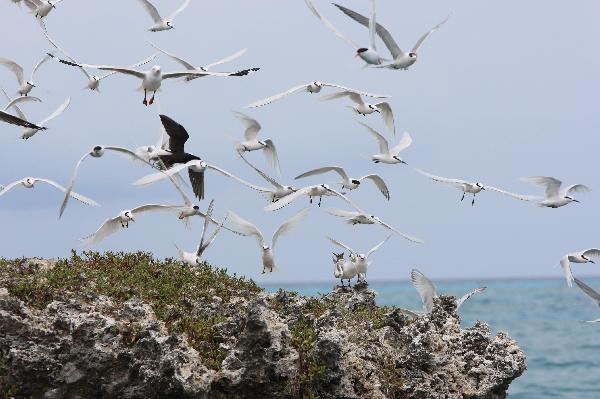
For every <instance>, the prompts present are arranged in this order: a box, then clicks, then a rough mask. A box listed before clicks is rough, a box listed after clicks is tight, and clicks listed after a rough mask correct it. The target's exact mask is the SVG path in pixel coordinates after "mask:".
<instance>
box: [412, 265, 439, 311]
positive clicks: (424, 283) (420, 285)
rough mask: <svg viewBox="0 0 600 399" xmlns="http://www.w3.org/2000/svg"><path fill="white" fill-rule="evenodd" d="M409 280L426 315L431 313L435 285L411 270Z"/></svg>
mask: <svg viewBox="0 0 600 399" xmlns="http://www.w3.org/2000/svg"><path fill="white" fill-rule="evenodd" d="M410 279H411V281H412V284H413V286H414V287H415V289H416V290H417V292H418V293H419V296H420V297H421V302H423V309H425V311H426V312H427V313H429V312H431V310H432V309H433V298H435V297H436V296H437V291H436V288H435V284H433V281H431V280H430V279H429V278H427V276H425V275H424V274H423V273H421V272H420V271H418V270H417V269H412V270H411V272H410Z"/></svg>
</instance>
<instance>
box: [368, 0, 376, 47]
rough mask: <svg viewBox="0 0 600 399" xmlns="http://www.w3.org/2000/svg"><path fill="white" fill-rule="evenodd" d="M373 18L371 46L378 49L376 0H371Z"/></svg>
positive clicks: (370, 28) (371, 22)
mask: <svg viewBox="0 0 600 399" xmlns="http://www.w3.org/2000/svg"><path fill="white" fill-rule="evenodd" d="M371 8H372V11H371V18H370V19H369V46H370V47H371V48H372V49H373V50H375V51H377V43H376V38H375V36H376V34H377V17H376V15H375V14H376V12H375V0H371Z"/></svg>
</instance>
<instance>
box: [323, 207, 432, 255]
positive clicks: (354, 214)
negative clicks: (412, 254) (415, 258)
mask: <svg viewBox="0 0 600 399" xmlns="http://www.w3.org/2000/svg"><path fill="white" fill-rule="evenodd" d="M343 198H344V199H345V200H346V202H347V203H349V204H350V205H351V206H352V207H353V208H354V209H355V210H354V211H344V210H341V209H329V210H327V213H329V214H330V215H332V216H337V217H341V218H346V223H348V224H350V225H352V226H355V225H357V224H377V225H380V226H382V227H384V228H386V229H388V230H390V231H393V232H394V233H396V234H398V235H399V236H401V237H402V238H405V239H407V240H409V241H412V242H415V243H417V244H422V243H423V240H421V239H420V238H415V237H412V236H409V235H406V234H404V233H402V232H400V231H399V230H397V229H395V228H394V227H392V226H391V225H389V224H388V223H386V222H384V221H383V220H381V219H380V218H379V217H378V216H376V215H373V214H370V213H367V212H365V211H364V210H362V209H361V208H360V207H359V206H358V205H356V204H355V203H354V202H352V201H351V200H350V199H348V198H347V197H345V196H343Z"/></svg>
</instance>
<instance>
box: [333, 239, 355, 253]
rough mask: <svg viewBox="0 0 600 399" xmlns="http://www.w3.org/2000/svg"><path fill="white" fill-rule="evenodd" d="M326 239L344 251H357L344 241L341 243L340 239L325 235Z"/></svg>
mask: <svg viewBox="0 0 600 399" xmlns="http://www.w3.org/2000/svg"><path fill="white" fill-rule="evenodd" d="M327 239H328V240H329V241H331V243H332V244H333V245H337V246H338V247H340V248H344V249H345V250H346V251H348V252H350V253H351V254H357V253H358V252H356V251H355V250H353V249H352V248H350V247H349V246H348V245H346V244H344V243H343V242H341V241H338V240H336V239H334V238H331V237H327Z"/></svg>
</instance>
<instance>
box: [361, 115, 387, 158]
mask: <svg viewBox="0 0 600 399" xmlns="http://www.w3.org/2000/svg"><path fill="white" fill-rule="evenodd" d="M358 123H360V124H361V125H363V126H364V127H365V128H367V130H368V131H369V133H371V136H373V138H374V139H375V140H377V143H378V144H379V152H380V153H382V154H389V152H390V147H389V144H388V141H387V140H386V139H385V137H383V136H382V135H381V134H380V133H379V132H377V131H376V130H375V129H373V128H372V127H371V126H369V125H367V124H366V123H362V122H358Z"/></svg>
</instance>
